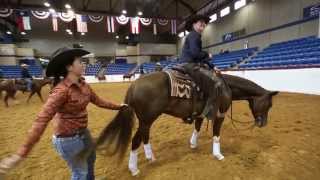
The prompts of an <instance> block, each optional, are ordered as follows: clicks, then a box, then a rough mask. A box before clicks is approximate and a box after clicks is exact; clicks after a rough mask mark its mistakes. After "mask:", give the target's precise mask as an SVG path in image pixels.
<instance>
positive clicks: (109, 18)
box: [107, 16, 114, 33]
mask: <svg viewBox="0 0 320 180" xmlns="http://www.w3.org/2000/svg"><path fill="white" fill-rule="evenodd" d="M107 30H108V33H114V18H113V16H107Z"/></svg>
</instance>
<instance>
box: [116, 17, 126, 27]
mask: <svg viewBox="0 0 320 180" xmlns="http://www.w3.org/2000/svg"><path fill="white" fill-rule="evenodd" d="M116 20H117V22H118V23H119V24H121V25H126V24H127V23H128V22H129V18H128V17H126V16H124V15H121V16H119V17H116Z"/></svg>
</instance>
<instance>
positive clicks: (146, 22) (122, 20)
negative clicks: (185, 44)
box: [0, 8, 177, 35]
mask: <svg viewBox="0 0 320 180" xmlns="http://www.w3.org/2000/svg"><path fill="white" fill-rule="evenodd" d="M13 11H14V12H20V11H21V12H22V11H23V10H15V9H8V8H0V17H9V16H10V15H12V14H14V15H15V14H16V13H13ZM23 12H25V13H26V14H24V15H21V14H19V15H18V17H19V18H18V22H19V25H20V26H21V31H22V30H31V25H30V24H31V23H30V13H31V14H32V15H33V16H34V17H35V18H37V19H41V20H44V19H47V18H49V16H50V15H51V16H52V17H51V18H52V27H53V31H58V19H60V20H62V21H64V22H67V23H69V22H71V21H73V20H75V22H76V23H77V31H78V32H87V31H88V27H87V26H88V25H87V22H88V20H89V19H90V21H91V22H93V23H101V22H103V24H104V23H105V19H106V25H107V31H108V32H109V33H115V32H116V31H117V28H119V25H126V24H128V23H129V21H130V32H131V33H133V34H139V33H140V32H141V28H142V27H141V26H142V25H143V26H152V27H151V28H149V30H150V29H152V30H153V34H154V35H157V34H158V33H161V32H163V31H166V32H167V31H170V30H169V28H170V27H169V23H170V25H171V34H177V21H176V20H168V19H163V18H159V19H157V18H154V19H153V18H143V17H126V16H125V15H121V16H118V17H116V16H103V15H76V14H75V13H73V12H71V13H70V12H55V13H50V12H48V11H33V10H31V11H23ZM116 22H117V23H118V24H119V25H117V24H116ZM140 23H141V24H140ZM69 24H70V23H69ZM104 26H105V25H104ZM161 26H166V27H161Z"/></svg>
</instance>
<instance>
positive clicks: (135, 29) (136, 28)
mask: <svg viewBox="0 0 320 180" xmlns="http://www.w3.org/2000/svg"><path fill="white" fill-rule="evenodd" d="M139 22H140V20H139V17H133V18H131V33H132V34H139V33H140V24H139Z"/></svg>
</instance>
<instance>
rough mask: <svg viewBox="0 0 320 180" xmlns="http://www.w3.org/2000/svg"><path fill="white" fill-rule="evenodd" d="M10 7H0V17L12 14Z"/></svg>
mask: <svg viewBox="0 0 320 180" xmlns="http://www.w3.org/2000/svg"><path fill="white" fill-rule="evenodd" d="M12 12H13V10H12V9H6V8H5V9H0V17H8V16H10V15H11V14H12Z"/></svg>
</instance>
